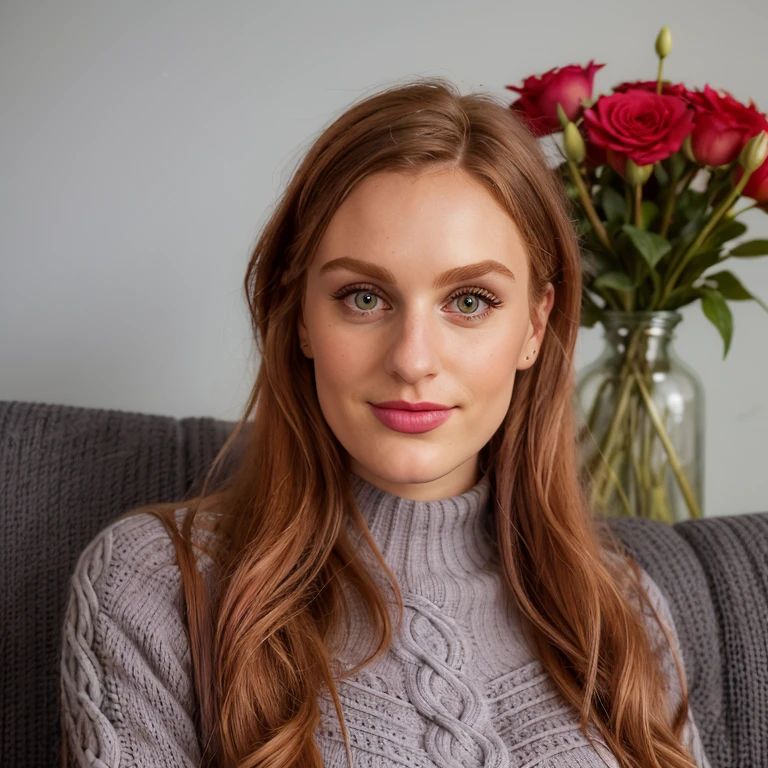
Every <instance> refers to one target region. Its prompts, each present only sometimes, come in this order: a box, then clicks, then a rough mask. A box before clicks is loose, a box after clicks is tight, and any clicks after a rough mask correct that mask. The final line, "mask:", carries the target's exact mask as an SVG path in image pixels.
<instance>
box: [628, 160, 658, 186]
mask: <svg viewBox="0 0 768 768" xmlns="http://www.w3.org/2000/svg"><path fill="white" fill-rule="evenodd" d="M625 173H626V175H627V181H628V182H629V183H630V184H632V185H633V186H635V187H642V186H643V184H645V182H646V181H648V179H650V178H651V174H652V173H653V163H651V164H650V165H637V164H636V163H635V162H634V161H633V160H631V159H629V160H627V165H626V166H625Z"/></svg>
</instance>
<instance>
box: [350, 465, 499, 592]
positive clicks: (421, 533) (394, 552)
mask: <svg viewBox="0 0 768 768" xmlns="http://www.w3.org/2000/svg"><path fill="white" fill-rule="evenodd" d="M350 480H351V485H352V490H353V492H354V495H355V498H356V499H357V504H358V507H359V508H360V512H361V514H362V516H363V518H364V519H365V521H366V523H367V524H368V529H369V530H370V532H371V535H372V536H373V538H374V540H375V541H376V544H377V545H378V547H379V549H380V550H381V552H382V554H383V555H384V558H385V560H386V561H387V564H388V565H389V566H390V568H392V570H393V571H394V573H395V575H396V576H397V578H398V581H399V582H400V583H401V585H404V586H407V585H408V584H409V583H413V582H414V580H418V579H419V578H420V577H422V576H423V575H424V574H428V573H431V574H440V573H442V574H450V575H452V576H453V577H456V578H461V577H462V576H466V574H467V573H469V572H474V571H476V570H477V569H478V568H483V567H485V564H486V563H487V562H488V560H489V559H490V558H491V557H492V556H493V554H494V552H495V543H494V541H493V539H492V538H491V537H492V535H493V534H492V520H491V510H490V478H489V476H488V474H487V473H486V474H484V475H483V476H482V477H481V478H480V480H479V481H478V482H477V483H476V484H475V485H474V486H473V487H472V488H470V489H469V490H468V491H465V492H464V493H461V494H458V495H456V496H452V497H450V498H447V499H437V500H434V501H415V500H413V499H406V498H403V497H401V496H397V495H395V494H392V493H389V492H388V491H385V490H382V489H381V488H378V487H376V486H375V485H373V484H372V483H370V482H368V481H367V480H365V479H364V478H362V477H360V476H359V475H357V474H355V473H350Z"/></svg>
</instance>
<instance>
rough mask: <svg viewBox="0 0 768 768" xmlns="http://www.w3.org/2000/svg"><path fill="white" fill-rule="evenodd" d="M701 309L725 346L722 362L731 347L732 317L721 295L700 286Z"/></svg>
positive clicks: (711, 289)
mask: <svg viewBox="0 0 768 768" xmlns="http://www.w3.org/2000/svg"><path fill="white" fill-rule="evenodd" d="M699 291H700V292H701V309H702V312H704V315H705V316H706V318H707V320H709V321H710V322H711V323H712V325H714V326H715V328H717V330H718V332H719V334H720V336H722V338H723V343H724V345H725V347H724V349H723V360H725V358H726V356H727V355H728V349H729V347H730V346H731V337H732V336H733V315H732V314H731V310H730V307H729V306H728V304H727V303H726V301H725V298H724V297H723V294H722V293H720V291H716V290H715V289H714V288H707V287H705V286H701V287H700V288H699Z"/></svg>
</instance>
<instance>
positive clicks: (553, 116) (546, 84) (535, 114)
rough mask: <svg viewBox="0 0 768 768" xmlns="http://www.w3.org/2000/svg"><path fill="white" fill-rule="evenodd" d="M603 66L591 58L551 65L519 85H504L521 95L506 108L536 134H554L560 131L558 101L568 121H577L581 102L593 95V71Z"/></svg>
mask: <svg viewBox="0 0 768 768" xmlns="http://www.w3.org/2000/svg"><path fill="white" fill-rule="evenodd" d="M604 66H605V64H595V63H594V61H590V62H589V64H587V66H586V67H581V66H579V65H578V64H571V65H569V66H567V67H562V68H559V69H558V68H557V67H554V68H553V69H550V70H548V71H547V72H545V73H544V74H543V75H540V76H536V75H533V76H531V77H527V78H526V79H525V80H524V81H523V85H522V87H518V86H515V85H506V86H504V87H505V88H508V89H509V90H510V91H515V92H516V93H519V94H520V98H519V99H518V100H517V101H514V102H512V104H510V105H509V108H510V109H512V110H514V111H515V112H518V113H519V114H520V116H521V117H522V118H523V119H524V120H525V122H526V124H527V125H528V128H529V129H530V130H531V132H532V133H533V134H534V135H535V136H546V135H548V134H550V133H555V132H557V131H559V130H561V126H560V121H559V120H558V118H557V105H558V103H560V104H561V105H562V107H563V109H564V110H565V114H566V115H568V118H569V119H570V120H574V121H575V120H577V119H578V118H579V116H580V115H581V112H582V109H583V104H582V102H584V101H585V100H589V99H591V98H592V84H593V81H594V79H595V72H597V71H598V70H599V69H601V68H602V67H604Z"/></svg>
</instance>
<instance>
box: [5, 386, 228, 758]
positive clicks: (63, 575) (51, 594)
mask: <svg viewBox="0 0 768 768" xmlns="http://www.w3.org/2000/svg"><path fill="white" fill-rule="evenodd" d="M232 427H233V424H232V423H230V422H222V421H216V420H214V419H211V418H187V419H174V418H171V417H168V416H159V415H151V414H143V413H131V412H125V411H118V410H107V409H98V408H79V407H74V406H65V405H58V404H48V403H27V402H17V401H0V520H2V527H3V535H2V539H1V540H0V563H2V567H1V568H0V616H1V617H2V627H3V628H2V632H0V657H1V658H2V659H3V663H2V664H0V766H3V768H5V767H6V766H8V768H12V767H13V768H15V766H22V765H23V766H27V765H28V766H40V767H41V768H57V766H58V765H59V764H60V759H61V758H60V756H59V755H60V727H59V719H60V713H59V702H58V699H59V697H58V683H57V681H58V676H59V655H60V648H59V643H58V640H59V636H60V628H61V622H62V619H63V616H64V611H65V608H66V601H67V586H68V579H69V577H70V576H71V574H72V572H73V569H74V566H75V563H76V561H77V557H78V555H79V554H80V553H81V552H82V551H83V549H84V547H85V546H86V545H87V544H88V542H89V541H90V540H91V539H92V538H93V537H94V536H95V535H96V534H97V533H98V532H99V531H100V530H101V529H102V527H103V526H104V525H106V524H107V523H108V522H109V521H110V520H112V519H114V518H115V517H116V516H117V515H119V514H120V513H122V512H124V511H125V510H127V509H129V508H132V507H134V506H138V505H141V504H145V503H150V502H155V501H169V500H172V499H179V498H181V497H182V495H183V494H184V493H185V492H186V491H187V488H188V486H189V484H190V483H191V482H192V480H193V479H194V478H196V477H198V476H199V475H200V473H202V472H203V471H204V470H205V469H207V467H208V466H209V465H210V463H211V461H212V459H213V457H214V456H215V454H216V452H217V450H218V448H219V446H220V445H221V444H222V443H223V442H224V439H225V438H226V436H227V435H228V434H229V433H230V432H231V431H232Z"/></svg>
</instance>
